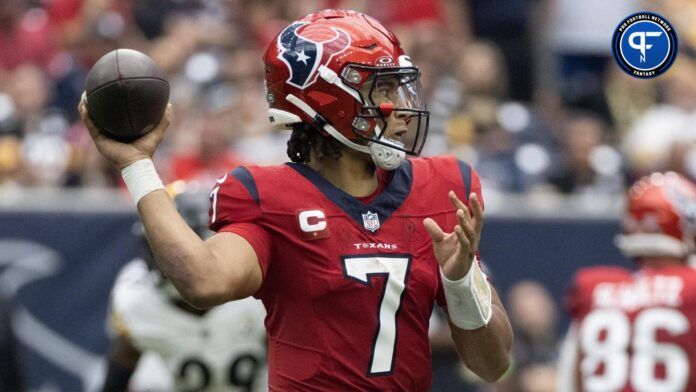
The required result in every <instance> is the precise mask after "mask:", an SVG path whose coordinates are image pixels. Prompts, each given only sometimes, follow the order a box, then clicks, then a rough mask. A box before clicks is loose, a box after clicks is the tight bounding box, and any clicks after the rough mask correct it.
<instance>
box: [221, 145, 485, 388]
mask: <svg viewBox="0 0 696 392" xmlns="http://www.w3.org/2000/svg"><path fill="white" fill-rule="evenodd" d="M378 175H379V176H380V184H381V188H382V189H381V192H377V194H376V195H374V196H373V197H367V198H363V199H360V198H355V197H353V196H351V195H349V194H347V193H345V192H343V191H342V190H340V189H338V188H336V187H334V186H333V185H332V184H331V183H329V182H328V181H327V180H325V179H324V178H323V177H321V176H320V175H319V174H318V173H316V172H314V171H312V170H311V169H310V168H309V167H307V166H305V165H302V164H286V165H281V166H273V167H248V168H237V169H235V170H234V171H232V172H231V173H230V174H229V175H227V176H226V177H223V178H222V179H220V180H219V183H220V184H219V186H217V187H215V188H214V189H213V192H212V194H211V199H212V207H211V211H210V213H211V221H212V224H211V229H213V230H215V231H218V232H219V231H229V232H233V233H236V234H238V235H241V236H242V237H244V238H245V239H246V240H247V241H248V242H249V243H250V244H251V246H252V247H253V248H254V250H255V251H256V254H257V256H258V258H259V261H260V264H261V269H262V271H263V283H262V285H261V288H260V289H259V291H258V292H257V293H256V294H255V296H256V297H258V298H260V299H261V300H262V301H263V303H264V306H265V307H266V310H267V313H268V316H267V318H266V329H267V331H268V337H269V355H268V358H269V365H268V366H269V387H270V389H271V390H278V391H339V390H340V391H346V390H362V391H367V390H407V391H425V390H430V384H431V368H432V365H431V358H430V343H429V340H428V322H429V319H430V315H431V313H432V310H433V307H434V304H435V302H436V300H437V301H438V302H439V303H440V304H441V305H442V304H444V299H443V298H442V297H443V295H442V289H441V285H440V280H439V273H438V264H437V261H436V260H435V258H434V254H433V248H432V242H431V240H430V237H429V236H428V234H427V233H426V231H425V228H424V227H423V223H422V221H423V219H424V218H426V217H432V218H433V219H435V220H436V222H437V223H438V224H439V225H440V226H441V227H442V228H443V229H444V230H447V231H452V229H453V228H454V225H455V224H456V215H455V211H454V208H453V207H452V205H451V204H450V203H449V200H448V197H447V194H448V192H449V191H450V190H454V192H455V193H456V194H457V196H458V197H459V198H460V199H461V200H467V197H466V195H468V194H469V193H470V192H472V191H473V192H477V193H478V196H479V198H480V197H481V195H480V188H481V187H480V183H479V180H478V177H477V176H476V173H475V172H474V171H473V170H472V169H471V168H470V167H469V166H468V165H467V164H465V163H463V162H459V161H457V160H456V159H454V158H452V157H437V158H427V159H411V160H408V161H405V162H404V163H403V164H402V165H401V166H400V167H399V168H398V169H396V170H394V171H392V172H378ZM479 200H483V199H481V198H480V199H479Z"/></svg>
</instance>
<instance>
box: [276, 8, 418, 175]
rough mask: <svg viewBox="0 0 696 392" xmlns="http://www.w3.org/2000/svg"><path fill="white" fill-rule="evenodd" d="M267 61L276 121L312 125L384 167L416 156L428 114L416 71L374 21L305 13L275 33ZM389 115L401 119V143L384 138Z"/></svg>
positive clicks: (390, 35)
mask: <svg viewBox="0 0 696 392" xmlns="http://www.w3.org/2000/svg"><path fill="white" fill-rule="evenodd" d="M264 63H265V65H266V89H267V91H266V93H267V95H266V99H267V101H268V103H269V106H270V108H269V111H268V114H269V118H270V120H271V122H272V123H273V124H274V125H275V126H277V127H280V128H286V129H287V128H290V127H291V126H292V125H293V124H296V123H300V122H305V123H308V124H312V125H313V126H314V127H315V128H316V129H318V130H319V131H320V132H322V133H324V134H325V135H329V136H331V137H333V138H335V139H336V140H338V141H340V142H341V143H343V144H344V145H346V146H348V147H350V148H353V149H355V150H358V151H362V152H365V153H367V154H370V155H371V156H372V158H373V160H374V161H375V163H376V164H377V165H378V166H379V167H381V168H384V169H394V168H396V167H398V165H399V164H400V163H401V161H402V160H403V159H404V158H405V154H410V155H418V154H420V151H421V150H422V148H423V144H424V143H425V139H426V136H427V132H428V119H429V112H428V111H427V110H426V107H425V103H424V101H423V95H422V91H421V86H420V72H419V71H418V68H416V67H415V66H413V64H411V61H410V59H409V58H408V56H406V55H405V54H404V52H403V50H402V49H401V46H400V43H399V40H398V39H397V38H396V36H394V34H393V33H392V32H391V31H389V30H388V29H387V28H386V27H384V26H382V24H381V23H379V22H378V21H377V20H375V19H373V18H371V17H369V16H367V15H364V14H361V13H359V12H355V11H344V10H325V11H320V12H316V13H313V14H309V15H307V16H305V17H304V18H302V19H299V20H297V21H295V22H293V23H291V24H290V25H289V26H287V27H286V28H285V29H284V30H283V31H281V32H280V33H279V34H278V36H277V37H276V38H275V39H274V40H273V42H272V43H271V45H270V46H269V48H268V50H267V51H266V54H265V55H264ZM392 112H394V114H395V115H396V116H400V117H401V118H403V119H404V120H405V124H406V128H407V129H400V130H398V133H399V134H400V136H401V137H400V139H399V140H397V139H393V138H386V137H385V130H386V126H387V118H388V117H389V116H390V114H391V113H392Z"/></svg>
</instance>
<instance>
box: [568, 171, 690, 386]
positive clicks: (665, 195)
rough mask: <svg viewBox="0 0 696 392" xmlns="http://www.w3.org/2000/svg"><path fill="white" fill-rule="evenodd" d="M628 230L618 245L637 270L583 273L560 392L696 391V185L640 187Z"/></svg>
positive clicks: (631, 203)
mask: <svg viewBox="0 0 696 392" xmlns="http://www.w3.org/2000/svg"><path fill="white" fill-rule="evenodd" d="M623 230H624V233H623V234H622V235H620V236H618V237H617V239H616V243H617V246H618V247H619V248H620V250H621V251H622V252H623V253H624V254H625V255H626V256H627V257H629V258H631V259H633V260H634V261H635V262H636V264H637V266H638V267H639V269H638V271H636V272H632V271H629V270H627V269H624V268H618V267H593V268H587V269H584V270H581V271H579V272H578V273H577V275H576V277H575V279H574V282H573V286H572V289H571V292H570V295H569V298H568V300H569V303H568V305H569V311H570V314H571V316H572V324H571V327H570V330H569V332H568V335H567V338H566V341H565V343H564V345H563V349H562V355H561V366H560V369H561V372H560V377H559V382H560V383H561V384H560V385H559V390H562V391H626V392H628V391H646V392H647V391H651V392H652V391H670V392H671V391H674V392H677V391H695V390H696V371H694V370H696V328H694V325H693V323H694V322H696V269H693V268H692V267H691V266H689V265H688V264H687V258H688V256H689V255H690V253H692V252H693V250H694V239H695V238H696V186H694V184H693V183H691V182H690V181H688V180H687V179H685V178H683V177H682V176H680V175H678V174H676V173H672V172H669V173H665V174H661V173H656V174H652V175H651V176H649V177H645V178H643V179H641V180H640V181H638V182H636V183H635V184H634V185H633V186H632V187H631V189H630V190H629V194H628V206H627V209H626V214H625V217H624V221H623Z"/></svg>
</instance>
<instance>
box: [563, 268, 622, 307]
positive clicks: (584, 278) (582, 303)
mask: <svg viewBox="0 0 696 392" xmlns="http://www.w3.org/2000/svg"><path fill="white" fill-rule="evenodd" d="M630 279H631V273H630V271H628V270H626V269H624V268H621V267H603V266H598V267H587V268H582V269H580V270H578V271H577V272H576V273H575V276H574V277H573V280H572V283H571V285H570V288H569V289H568V292H567V294H566V298H565V305H566V310H567V311H568V313H569V314H570V316H571V317H572V318H573V319H574V320H580V319H582V318H583V317H584V316H585V315H586V314H587V313H588V312H589V311H590V310H591V308H592V306H593V304H592V301H593V297H592V296H593V292H594V288H595V287H596V286H597V285H598V284H599V283H603V282H619V281H627V280H630Z"/></svg>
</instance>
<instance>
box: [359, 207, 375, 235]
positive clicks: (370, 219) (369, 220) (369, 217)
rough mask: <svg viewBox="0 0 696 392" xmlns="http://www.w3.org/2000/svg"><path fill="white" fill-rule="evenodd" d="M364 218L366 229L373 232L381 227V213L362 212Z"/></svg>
mask: <svg viewBox="0 0 696 392" xmlns="http://www.w3.org/2000/svg"><path fill="white" fill-rule="evenodd" d="M362 218H363V226H365V229H367V230H370V231H371V232H373V233H374V232H375V231H377V229H379V215H377V213H375V212H371V211H368V212H367V214H362Z"/></svg>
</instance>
